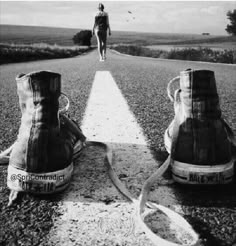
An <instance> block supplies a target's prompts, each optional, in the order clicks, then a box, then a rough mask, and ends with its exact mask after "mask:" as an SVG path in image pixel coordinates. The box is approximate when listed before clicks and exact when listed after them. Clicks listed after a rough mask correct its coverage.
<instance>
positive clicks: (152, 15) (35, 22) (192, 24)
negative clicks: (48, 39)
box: [0, 0, 236, 35]
mask: <svg viewBox="0 0 236 246" xmlns="http://www.w3.org/2000/svg"><path fill="white" fill-rule="evenodd" d="M102 2H103V4H104V6H105V9H104V10H105V11H106V12H108V14H109V20H110V26H111V30H114V31H115V30H116V31H137V32H155V33H193V34H194V33H196V34H201V33H203V32H208V33H210V34H212V35H226V34H227V33H226V31H225V28H226V25H227V24H229V20H228V19H227V16H226V13H227V11H229V10H233V9H236V1H150V2H149V1H102ZM98 3H99V2H98V1H2V0H0V24H13V25H32V26H52V27H67V28H78V29H80V28H81V29H91V28H92V26H93V22H94V14H95V13H96V11H97V6H98ZM130 12H131V13H130Z"/></svg>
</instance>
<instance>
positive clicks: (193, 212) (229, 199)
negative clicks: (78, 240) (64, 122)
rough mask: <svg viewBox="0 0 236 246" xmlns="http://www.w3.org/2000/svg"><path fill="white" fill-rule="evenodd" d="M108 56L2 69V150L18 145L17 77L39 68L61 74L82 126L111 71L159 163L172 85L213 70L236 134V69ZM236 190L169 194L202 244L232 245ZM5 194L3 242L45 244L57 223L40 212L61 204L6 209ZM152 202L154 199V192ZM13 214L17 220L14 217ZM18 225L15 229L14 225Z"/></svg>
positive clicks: (33, 200)
mask: <svg viewBox="0 0 236 246" xmlns="http://www.w3.org/2000/svg"><path fill="white" fill-rule="evenodd" d="M107 56H108V59H107V61H106V62H99V61H98V56H97V52H96V51H93V52H91V53H89V54H84V55H82V56H79V57H76V58H71V59H57V60H47V61H36V62H29V63H18V64H9V65H2V66H0V109H1V110H0V119H1V120H0V136H1V138H0V150H3V149H5V148H6V147H8V146H9V145H10V144H11V143H13V142H14V140H15V139H16V136H17V131H18V127H19V123H20V110H19V106H18V98H17V92H16V84H15V77H16V75H17V74H19V73H28V72H32V71H37V70H51V71H54V72H58V73H60V74H61V75H62V91H63V92H64V93H66V94H67V95H68V97H69V98H70V100H71V108H70V115H71V116H72V117H73V118H75V119H76V120H77V121H78V122H79V123H81V121H82V118H83V113H84V112H85V108H86V103H87V100H88V96H89V93H90V90H91V86H92V82H93V79H94V75H95V73H96V71H110V72H111V74H112V76H113V78H114V80H115V81H116V83H117V85H118V87H119V88H120V90H121V91H122V94H123V95H124V97H125V98H126V100H127V102H128V105H129V107H130V109H131V111H132V112H133V113H134V115H135V117H136V119H137V121H138V123H139V124H140V125H141V127H142V129H143V131H144V135H145V137H146V139H147V141H148V143H149V147H150V149H151V150H152V152H153V155H154V156H155V158H156V159H157V160H159V161H163V160H164V159H165V157H166V155H167V153H166V152H165V149H164V140H163V135H164V131H165V129H166V128H167V126H168V124H169V123H170V122H171V120H172V118H173V116H174V112H173V105H172V103H171V102H170V101H169V100H168V97H167V95H166V86H167V83H168V81H169V80H170V79H172V78H173V77H175V76H177V75H179V72H180V71H182V70H185V69H187V68H192V69H209V70H213V71H214V72H215V77H216V81H217V89H218V93H219V96H220V105H221V109H222V113H223V116H224V118H226V119H227V121H228V123H229V125H230V126H231V128H232V129H233V131H234V133H236V113H235V108H236V96H235V95H236V69H235V68H236V65H225V64H210V63H198V62H190V61H172V60H158V59H150V58H140V57H130V56H124V55H118V54H116V53H114V52H111V51H109V52H108V55H107ZM114 113H115V112H114ZM3 171H4V169H3ZM2 179H3V178H2ZM235 188H236V187H235V184H232V185H229V186H226V187H223V188H222V187H214V188H211V189H209V188H208V189H206V188H204V189H203V188H196V189H192V188H189V187H183V186H179V185H173V186H171V187H170V188H167V189H164V191H165V192H168V190H169V189H171V190H172V191H174V192H175V195H176V197H177V198H178V203H179V204H181V209H180V212H181V213H182V214H183V215H184V216H185V218H186V219H187V220H188V221H189V222H190V223H191V224H192V225H193V227H194V228H195V229H196V231H197V232H198V233H199V234H200V235H201V237H202V244H203V245H209V246H213V245H214V246H217V245H218V246H226V245H227V246H230V245H233V244H234V243H236V223H235V221H236V196H235V190H236V189H235ZM0 192H2V196H1V198H0V206H1V210H0V216H1V221H3V222H1V225H0V226H1V227H2V228H0V231H1V232H2V234H0V242H3V243H5V244H6V245H7V243H6V242H7V241H9V239H12V240H13V239H14V240H15V239H16V240H17V238H20V240H21V242H29V244H27V243H25V245H37V244H39V243H40V242H41V243H42V244H43V239H42V238H40V237H43V236H44V235H45V234H46V233H47V231H48V230H49V229H50V226H51V224H52V222H50V223H49V225H48V227H47V228H44V227H43V223H41V224H40V223H39V221H38V218H37V217H39V214H40V213H41V212H42V211H40V209H42V210H43V211H44V212H45V211H51V210H50V209H51V207H53V206H56V202H55V203H53V204H51V203H50V199H46V200H45V201H43V202H42V201H40V199H38V198H34V197H30V198H29V197H28V198H25V197H24V198H22V199H23V200H22V201H23V202H22V204H23V205H20V204H18V205H15V207H14V208H13V209H7V208H6V207H5V203H6V199H7V194H8V191H7V190H6V189H5V188H4V189H2V191H0ZM165 196H167V197H168V195H166V194H163V197H162V199H158V197H157V198H156V199H157V200H158V201H159V202H162V203H163V204H164V205H168V202H170V200H169V199H165ZM27 199H29V200H30V202H29V203H27ZM153 199H155V194H154V195H153ZM45 204H46V205H45ZM30 205H32V206H38V207H39V209H38V210H37V211H36V210H33V208H32V210H30V211H31V212H34V214H35V217H34V218H33V220H35V221H36V222H35V223H33V222H32V221H31V220H29V219H26V218H21V214H22V212H24V211H25V210H26V209H27V207H28V206H30ZM52 214H55V211H54V210H52V211H51V212H50V213H49V215H48V217H47V218H46V219H45V221H47V222H48V221H51V217H50V216H52ZM13 215H14V216H13ZM12 216H13V217H14V220H12V219H11V217H12ZM19 218H20V219H19ZM14 221H18V222H20V223H21V224H24V223H26V224H27V223H28V224H30V225H31V229H29V226H28V225H27V226H26V227H25V229H24V228H23V229H22V228H21V230H20V231H19V233H18V234H16V233H14V230H15V231H17V229H18V227H19V224H17V223H18V222H14ZM14 223H15V225H13V224H14ZM3 226H4V227H3ZM40 226H41V227H42V228H43V229H42V230H41V231H40V233H41V234H40V233H37V230H36V229H35V228H36V227H40ZM26 230H31V231H34V232H35V234H34V235H33V236H27V235H26V233H25V231H26ZM27 237H28V238H27ZM33 237H34V239H33ZM35 238H36V240H35ZM24 240H26V241H24ZM27 240H28V241H27ZM30 240H31V241H30ZM3 245H4V244H3ZM20 245H22V244H20Z"/></svg>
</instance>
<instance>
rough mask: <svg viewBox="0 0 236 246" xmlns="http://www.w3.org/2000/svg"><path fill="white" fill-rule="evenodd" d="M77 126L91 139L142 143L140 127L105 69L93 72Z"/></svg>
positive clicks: (143, 143)
mask: <svg viewBox="0 0 236 246" xmlns="http://www.w3.org/2000/svg"><path fill="white" fill-rule="evenodd" d="M81 127H82V130H83V132H84V134H85V136H87V138H88V139H93V140H94V141H95V140H96V141H103V142H110V143H114V142H115V143H130V144H142V145H146V141H145V138H144V135H143V133H142V129H141V128H140V127H139V125H138V124H137V122H136V119H135V117H134V115H133V114H132V113H131V112H130V110H129V107H128V105H127V102H126V100H125V99H124V97H123V96H122V94H121V93H120V90H119V88H118V87H117V85H116V83H115V81H114V79H113V78H112V76H111V74H110V72H108V71H98V72H97V73H96V75H95V79H94V83H93V87H92V90H91V95H90V98H89V101H88V106H87V109H86V113H85V117H84V120H83V122H82V126H81Z"/></svg>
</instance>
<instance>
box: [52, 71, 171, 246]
mask: <svg viewBox="0 0 236 246" xmlns="http://www.w3.org/2000/svg"><path fill="white" fill-rule="evenodd" d="M81 128H82V131H83V132H84V134H85V136H86V137H87V138H88V140H93V141H102V142H105V143H108V144H109V145H110V146H111V148H112V149H113V154H114V158H113V162H114V164H113V166H114V168H115V170H116V173H117V174H118V176H119V177H121V179H122V177H123V179H122V181H123V182H124V183H125V184H126V186H127V187H128V188H129V190H130V191H131V193H132V194H133V195H134V196H135V197H137V195H138V194H139V193H140V190H141V187H142V185H143V183H144V181H145V180H146V179H147V178H148V177H149V176H150V175H151V174H152V173H153V172H154V171H155V170H156V169H157V167H158V165H159V164H160V163H157V162H156V161H155V160H154V159H153V157H152V154H151V153H150V150H149V149H148V147H147V143H146V141H145V137H144V135H143V132H142V129H141V127H140V126H139V125H138V123H137V121H136V119H135V117H134V115H133V114H132V113H131V112H130V110H129V107H128V104H127V102H126V100H125V99H124V97H123V96H122V94H121V92H120V90H119V88H118V87H117V85H116V83H115V81H114V79H113V77H112V76H111V74H110V72H108V71H98V72H96V75H95V79H94V82H93V86H92V89H91V93H90V97H89V100H88V104H87V108H86V111H85V115H84V119H83V121H82V126H81ZM91 151H92V150H90V152H89V150H88V153H85V154H84V155H83V156H82V159H79V160H78V165H77V164H76V165H75V170H74V176H73V180H72V183H71V186H70V190H69V191H68V192H66V194H65V195H64V198H63V201H62V204H61V206H60V210H61V212H62V216H60V217H58V218H57V219H56V221H55V223H54V227H53V228H52V230H51V233H50V239H49V242H53V243H54V245H75V244H76V243H78V244H82V245H104V244H107V245H109V244H111V245H113V244H114V242H116V243H119V244H125V245H131V246H132V245H135V246H136V245H146V246H151V245H152V243H151V242H149V240H147V238H146V237H145V235H144V234H143V233H142V231H140V229H139V228H134V226H133V225H134V224H135V223H134V222H133V219H134V206H133V204H130V203H128V202H127V201H126V200H125V199H124V198H123V197H122V196H121V195H120V194H119V192H118V191H117V190H116V188H115V187H114V186H113V185H112V183H111V182H110V180H109V178H108V176H107V175H106V172H105V169H104V164H103V158H100V159H99V157H98V156H97V155H96V153H95V152H93V151H92V152H91ZM85 152H87V150H85ZM100 152H101V150H100ZM86 168H87V169H86ZM89 168H91V169H89ZM102 168H103V169H102ZM88 169H89V170H88ZM84 170H85V171H84ZM94 170H95V171H94ZM83 171H84V173H83ZM88 172H90V173H91V174H89V176H91V177H93V176H95V180H94V179H92V178H91V179H90V180H89V177H86V175H88ZM102 175H103V176H102ZM91 182H93V185H91ZM96 182H97V183H96ZM88 191H89V192H88ZM93 191H94V192H93ZM87 193H88V194H89V196H88V195H86V196H85V194H87ZM91 194H92V195H91ZM168 194H171V192H170V191H169V190H168V188H165V189H162V190H161V193H157V192H156V193H155V194H154V198H155V196H158V199H157V201H160V200H161V201H162V204H164V205H165V203H166V204H168V205H169V204H170V203H171V202H173V201H174V198H173V197H174V195H173V194H171V196H169V195H168ZM91 196H92V197H91ZM107 199H108V200H109V199H111V200H112V203H111V204H105V203H104V202H101V201H104V200H106V201H107ZM113 220H114V221H113ZM101 221H103V222H104V221H105V222H104V223H103V226H101V223H100V222H101ZM122 221H123V222H122ZM124 221H125V222H124ZM109 222H110V223H109ZM125 223H126V224H125ZM120 225H122V226H120ZM104 226H105V228H104ZM84 227H85V228H87V229H86V233H84V229H83V230H80V229H79V228H84ZM101 227H102V232H104V233H98V232H99V231H100V232H101ZM133 228H134V230H133ZM127 232H128V235H127ZM95 238H96V240H99V243H98V242H95V241H94V240H95ZM109 240H110V243H107V242H109ZM85 241H86V244H84V242H85ZM111 241H112V242H111Z"/></svg>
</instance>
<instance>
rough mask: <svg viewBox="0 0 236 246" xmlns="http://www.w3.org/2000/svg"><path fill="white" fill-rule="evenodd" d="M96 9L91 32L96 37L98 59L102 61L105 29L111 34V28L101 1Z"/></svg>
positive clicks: (104, 52)
mask: <svg viewBox="0 0 236 246" xmlns="http://www.w3.org/2000/svg"><path fill="white" fill-rule="evenodd" d="M98 10H99V11H98V12H97V13H96V15H95V20H94V26H93V31H92V33H93V35H94V34H95V35H96V37H97V44H98V54H99V59H100V61H104V60H105V59H106V42H107V30H108V33H109V35H111V29H110V24H109V18H108V13H107V12H105V11H104V5H103V4H102V3H99V5H98Z"/></svg>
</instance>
